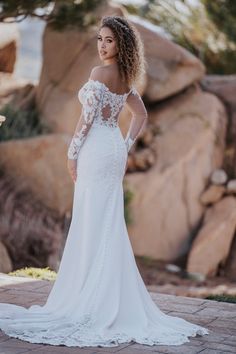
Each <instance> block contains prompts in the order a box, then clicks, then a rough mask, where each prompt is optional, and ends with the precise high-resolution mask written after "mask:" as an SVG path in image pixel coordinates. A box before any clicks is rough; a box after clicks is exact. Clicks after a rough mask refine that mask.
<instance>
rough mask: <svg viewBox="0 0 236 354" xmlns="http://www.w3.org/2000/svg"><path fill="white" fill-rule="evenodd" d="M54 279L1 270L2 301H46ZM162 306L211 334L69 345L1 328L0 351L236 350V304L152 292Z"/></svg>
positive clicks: (216, 353) (143, 353)
mask: <svg viewBox="0 0 236 354" xmlns="http://www.w3.org/2000/svg"><path fill="white" fill-rule="evenodd" d="M52 284H53V283H52V282H50V281H38V280H33V279H30V278H23V277H10V276H7V275H5V274H2V273H0V302H8V303H13V304H17V305H22V306H25V307H28V306H29V305H33V304H40V305H43V304H44V303H45V301H46V299H47V296H48V293H49V291H50V289H51V287H52ZM150 294H151V296H152V298H153V300H154V301H155V303H156V304H157V305H158V307H159V308H160V309H161V310H162V311H164V312H165V313H168V314H170V315H173V316H179V317H182V318H185V319H186V320H189V321H191V322H194V323H196V324H199V325H202V326H205V327H207V328H208V329H209V330H210V334H208V335H206V336H204V337H201V336H197V337H194V338H190V342H188V343H186V344H183V345H181V346H168V347H167V346H163V345H158V346H147V345H140V344H137V343H134V342H131V343H126V344H122V345H119V346H117V347H111V348H102V347H86V348H79V347H76V348H75V347H73V348H68V347H65V346H52V345H45V344H32V343H28V342H25V341H22V340H18V339H15V338H10V337H8V336H7V335H5V334H4V333H3V332H2V331H0V354H21V353H22V354H23V353H30V354H73V353H74V354H82V353H84V354H97V353H100V354H108V353H119V354H149V353H167V354H172V353H180V354H198V353H201V354H223V353H236V304H229V303H223V302H216V301H212V300H204V299H196V298H189V297H182V296H174V295H165V294H157V293H153V292H150Z"/></svg>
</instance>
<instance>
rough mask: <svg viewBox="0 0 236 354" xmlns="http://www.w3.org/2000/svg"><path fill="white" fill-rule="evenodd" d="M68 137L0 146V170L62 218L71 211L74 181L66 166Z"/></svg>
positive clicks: (2, 144)
mask: <svg viewBox="0 0 236 354" xmlns="http://www.w3.org/2000/svg"><path fill="white" fill-rule="evenodd" d="M69 142H70V136H68V135H66V134H48V135H41V136H37V137H32V138H27V139H19V140H10V141H6V142H2V143H1V144H0V167H1V168H2V169H3V170H4V171H5V173H6V174H7V175H8V176H9V178H11V179H13V180H14V181H15V183H16V184H21V185H22V187H24V186H25V187H27V189H28V190H29V191H30V192H32V193H33V195H35V197H36V198H37V199H38V200H39V201H41V202H42V203H43V204H44V205H45V206H47V207H48V208H50V209H52V210H54V211H57V212H58V213H59V214H60V215H63V214H65V213H66V212H67V211H69V210H70V209H71V207H72V193H73V181H72V179H71V178H70V176H69V172H68V169H67V166H66V163H67V155H66V153H67V149H68V144H69Z"/></svg>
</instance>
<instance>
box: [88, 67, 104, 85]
mask: <svg viewBox="0 0 236 354" xmlns="http://www.w3.org/2000/svg"><path fill="white" fill-rule="evenodd" d="M105 73H106V70H105V68H104V67H103V66H95V67H94V68H93V69H92V70H91V73H90V76H89V78H90V79H92V80H99V81H101V82H103V81H104V75H105Z"/></svg>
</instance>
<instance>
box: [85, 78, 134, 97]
mask: <svg viewBox="0 0 236 354" xmlns="http://www.w3.org/2000/svg"><path fill="white" fill-rule="evenodd" d="M89 81H93V82H98V83H99V84H101V85H103V86H104V87H105V88H106V90H107V91H109V92H110V93H111V94H112V95H115V96H128V95H129V94H130V92H131V91H132V90H133V89H134V88H133V86H132V87H131V89H130V90H129V92H126V93H123V94H119V93H115V92H112V91H111V90H110V89H109V87H108V86H107V85H106V84H105V83H104V82H101V81H99V80H94V79H89V80H88V81H87V82H89Z"/></svg>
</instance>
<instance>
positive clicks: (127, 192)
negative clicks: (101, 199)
mask: <svg viewBox="0 0 236 354" xmlns="http://www.w3.org/2000/svg"><path fill="white" fill-rule="evenodd" d="M132 198H133V192H132V191H131V190H129V189H128V188H127V187H125V188H124V215H125V221H126V223H127V225H128V224H131V223H132V221H133V220H132V217H131V212H130V202H131V200H132Z"/></svg>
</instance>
